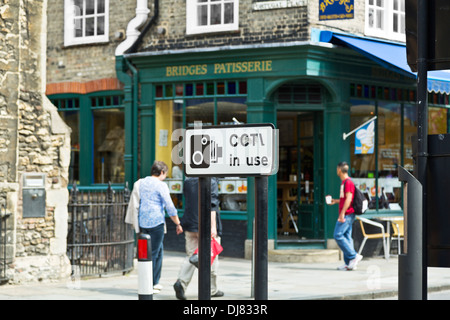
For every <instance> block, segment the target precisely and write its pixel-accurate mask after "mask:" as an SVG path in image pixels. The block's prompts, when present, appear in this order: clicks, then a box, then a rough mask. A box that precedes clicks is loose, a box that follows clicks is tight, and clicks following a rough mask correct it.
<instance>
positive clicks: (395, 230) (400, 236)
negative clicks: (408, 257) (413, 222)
mask: <svg viewBox="0 0 450 320" xmlns="http://www.w3.org/2000/svg"><path fill="white" fill-rule="evenodd" d="M391 222H392V237H391V242H392V240H397V243H398V254H401V246H400V241H401V240H404V238H405V227H404V223H403V220H395V221H391ZM391 248H392V246H391Z"/></svg>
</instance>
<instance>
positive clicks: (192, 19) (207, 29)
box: [186, 0, 239, 35]
mask: <svg viewBox="0 0 450 320" xmlns="http://www.w3.org/2000/svg"><path fill="white" fill-rule="evenodd" d="M230 2H231V3H233V23H227V24H224V23H221V24H217V25H211V24H210V8H211V4H221V5H222V7H223V5H224V4H225V3H230ZM198 3H199V2H198V0H186V34H187V35H196V34H202V33H215V32H229V31H237V30H239V1H237V0H218V1H217V0H216V1H212V0H205V2H203V3H204V5H206V6H207V7H208V16H207V18H208V25H205V26H199V25H198V23H197V21H198V11H197V6H198ZM221 12H222V13H221V17H222V21H223V19H224V10H222V11H221Z"/></svg>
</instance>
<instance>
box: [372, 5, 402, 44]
mask: <svg viewBox="0 0 450 320" xmlns="http://www.w3.org/2000/svg"><path fill="white" fill-rule="evenodd" d="M378 1H381V2H382V6H376V4H377V2H378ZM394 1H395V0H366V15H365V17H366V18H365V32H364V33H365V35H366V36H372V37H379V38H385V39H389V40H395V41H402V42H405V41H406V38H405V33H404V32H405V30H403V32H394V13H396V14H400V15H402V16H403V19H405V18H404V17H405V12H404V11H403V12H401V11H399V10H394ZM398 1H399V6H400V2H401V1H402V0H398ZM370 2H373V5H370ZM404 7H405V5H404V4H403V9H404ZM371 9H373V10H378V11H379V13H380V16H378V15H376V14H375V15H374V16H373V17H372V19H373V21H374V24H375V27H374V26H371V25H370V20H372V19H370V17H369V13H370V11H371ZM378 17H381V19H380V20H382V21H383V25H382V26H381V28H378V27H377V24H378ZM403 21H404V20H403ZM404 25H405V22H404V24H403V26H404ZM399 28H401V26H399Z"/></svg>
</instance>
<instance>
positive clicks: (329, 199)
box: [325, 196, 332, 204]
mask: <svg viewBox="0 0 450 320" xmlns="http://www.w3.org/2000/svg"><path fill="white" fill-rule="evenodd" d="M331 199H332V197H331V196H326V197H325V201H326V202H327V204H331Z"/></svg>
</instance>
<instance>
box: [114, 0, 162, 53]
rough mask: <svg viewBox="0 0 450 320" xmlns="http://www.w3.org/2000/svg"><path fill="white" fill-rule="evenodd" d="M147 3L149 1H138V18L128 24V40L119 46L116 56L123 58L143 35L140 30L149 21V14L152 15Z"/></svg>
mask: <svg viewBox="0 0 450 320" xmlns="http://www.w3.org/2000/svg"><path fill="white" fill-rule="evenodd" d="M156 1H157V0H156ZM147 3H148V1H147V0H137V3H136V16H135V17H134V18H133V19H132V20H131V21H130V22H129V23H128V26H127V31H126V39H125V40H124V41H123V42H121V43H120V44H119V45H118V46H117V48H116V56H122V55H123V54H124V53H125V52H126V51H127V50H128V49H130V48H131V46H133V44H134V43H135V42H136V40H137V39H138V38H139V35H140V34H141V32H140V31H139V28H140V27H142V26H143V25H144V23H145V21H147V18H148V14H149V13H150V10H149V9H148V7H147ZM152 20H153V19H152Z"/></svg>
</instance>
